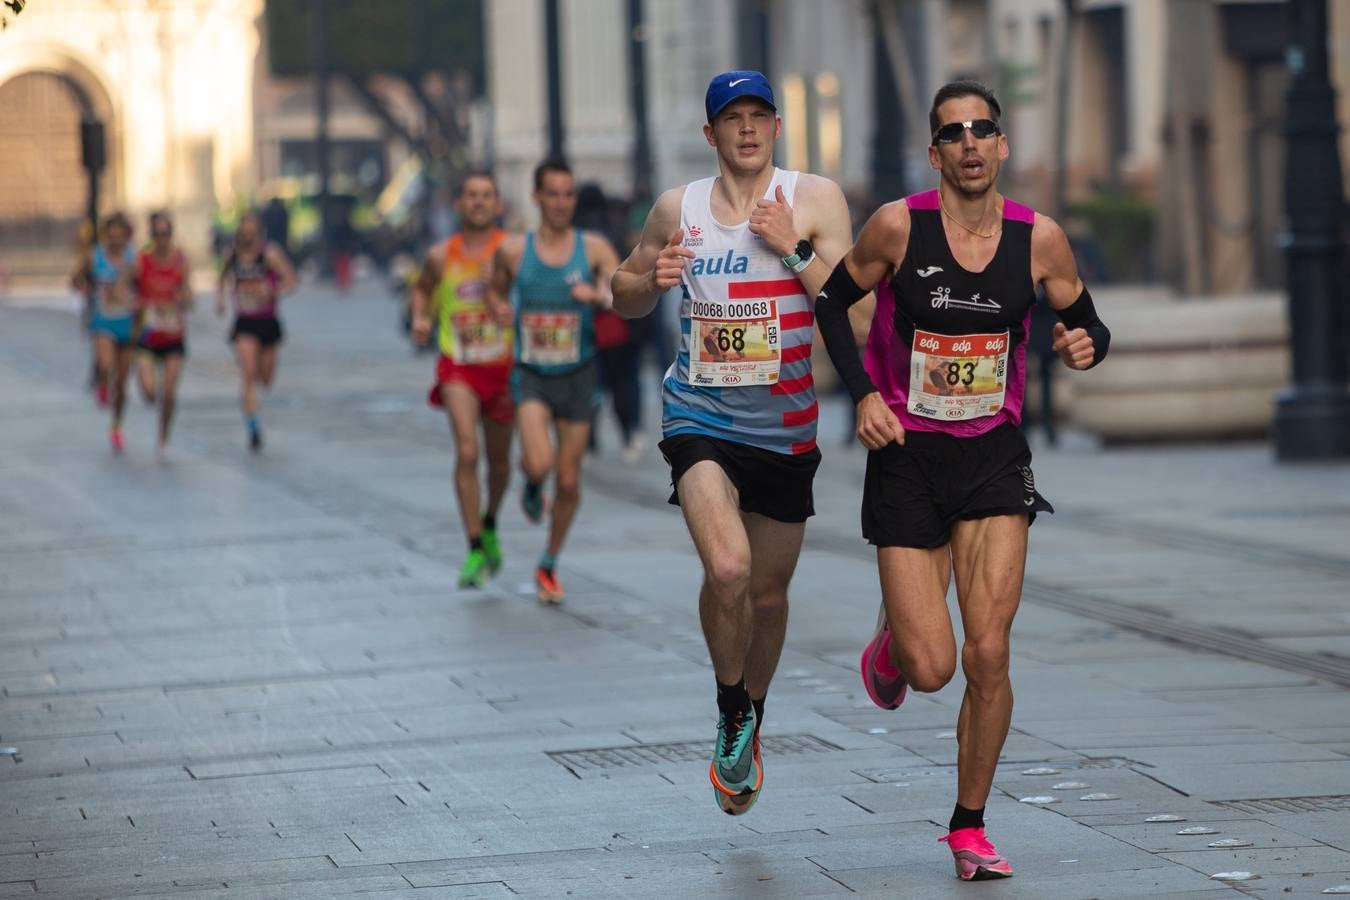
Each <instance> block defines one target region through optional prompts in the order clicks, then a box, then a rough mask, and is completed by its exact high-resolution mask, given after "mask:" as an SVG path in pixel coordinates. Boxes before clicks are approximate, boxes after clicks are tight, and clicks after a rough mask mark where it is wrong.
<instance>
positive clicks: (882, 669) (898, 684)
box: [859, 609, 909, 709]
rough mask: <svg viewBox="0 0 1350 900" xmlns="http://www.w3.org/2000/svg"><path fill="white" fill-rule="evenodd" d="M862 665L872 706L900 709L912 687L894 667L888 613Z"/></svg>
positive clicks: (878, 628) (867, 647)
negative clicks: (873, 704) (887, 619)
mask: <svg viewBox="0 0 1350 900" xmlns="http://www.w3.org/2000/svg"><path fill="white" fill-rule="evenodd" d="M859 665H860V667H861V669H862V680H863V687H865V688H867V696H869V697H871V698H872V702H873V703H875V704H876V705H877V706H880V707H881V708H882V709H899V708H900V704H901V703H904V702H905V693H906V691H907V690H908V687H909V686H908V685H907V684H905V676H903V675H901V674H900V672H898V671H897V670H896V668H895V666H894V665H892V664H891V626H890V624H889V623H887V621H886V610H885V609H883V610H882V611H881V615H880V617H879V618H878V620H877V630H876V633H875V634H873V635H872V640H871V642H870V643H869V644H868V645H867V646H866V647H864V648H863V652H862V659H861V660H860V662H859Z"/></svg>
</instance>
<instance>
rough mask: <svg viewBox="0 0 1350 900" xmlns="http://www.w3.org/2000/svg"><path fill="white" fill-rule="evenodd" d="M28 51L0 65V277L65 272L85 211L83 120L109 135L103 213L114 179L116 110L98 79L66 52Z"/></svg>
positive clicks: (113, 189) (113, 190) (102, 187)
mask: <svg viewBox="0 0 1350 900" xmlns="http://www.w3.org/2000/svg"><path fill="white" fill-rule="evenodd" d="M25 49H27V50H28V51H29V52H26V53H24V54H22V55H20V54H15V57H20V58H15V57H11V58H10V59H7V60H6V61H5V62H4V63H3V64H0V160H2V161H3V163H2V164H0V272H3V273H4V275H5V276H10V277H18V278H24V277H26V276H47V275H52V274H56V273H61V272H64V271H67V270H68V269H69V268H70V265H71V260H72V258H73V256H72V255H73V252H74V248H75V246H76V240H77V235H78V232H79V226H80V223H81V222H82V221H83V220H84V219H85V218H86V216H87V211H88V178H87V176H86V174H85V170H84V168H83V166H82V165H81V161H80V122H81V120H83V119H87V118H96V119H99V120H101V121H102V122H103V123H104V127H105V132H106V134H107V137H108V140H107V165H106V167H105V168H104V170H103V173H102V177H101V178H100V179H99V195H100V197H101V198H102V203H101V209H103V210H107V209H111V208H112V206H113V204H114V203H115V202H116V200H117V190H116V188H117V183H118V180H119V179H118V178H117V171H118V158H119V154H118V153H117V141H116V140H115V139H114V136H115V135H116V129H115V128H114V127H113V122H114V112H113V105H112V101H111V99H110V97H109V96H108V94H107V93H106V92H105V91H104V89H103V85H102V84H101V83H100V81H99V80H98V78H97V77H96V76H94V75H93V73H92V72H91V71H90V70H89V69H88V68H87V67H85V66H84V65H83V64H82V63H80V62H79V61H77V60H75V59H74V58H73V57H71V56H69V55H68V54H65V53H62V52H60V51H50V50H49V51H46V52H34V50H33V48H25ZM7 55H8V54H7ZM22 57H26V58H22Z"/></svg>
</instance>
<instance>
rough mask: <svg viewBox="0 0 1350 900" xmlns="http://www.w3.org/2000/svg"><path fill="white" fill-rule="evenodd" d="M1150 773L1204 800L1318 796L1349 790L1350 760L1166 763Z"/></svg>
mask: <svg viewBox="0 0 1350 900" xmlns="http://www.w3.org/2000/svg"><path fill="white" fill-rule="evenodd" d="M1149 774H1150V775H1151V776H1152V777H1154V778H1156V779H1157V780H1159V781H1161V782H1162V783H1164V784H1167V785H1170V786H1171V787H1173V788H1176V789H1177V790H1179V791H1182V792H1184V793H1186V794H1189V795H1190V796H1193V797H1198V798H1200V799H1202V800H1246V799H1258V798H1263V797H1314V796H1322V795H1328V794H1344V793H1345V792H1346V786H1347V785H1348V784H1350V760H1339V761H1335V762H1286V763H1281V764H1280V765H1277V766H1263V765H1253V764H1243V763H1238V764H1227V763H1221V762H1214V763H1210V764H1207V765H1206V764H1198V763H1196V764H1184V765H1172V764H1170V763H1162V764H1159V765H1157V766H1155V767H1154V768H1152V769H1150V770H1149Z"/></svg>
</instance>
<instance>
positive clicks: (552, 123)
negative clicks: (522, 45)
mask: <svg viewBox="0 0 1350 900" xmlns="http://www.w3.org/2000/svg"><path fill="white" fill-rule="evenodd" d="M561 30H562V19H561V17H560V16H559V13H558V0H544V59H545V64H546V67H547V77H548V85H547V87H548V155H549V158H550V159H557V160H561V159H565V158H566V156H567V146H566V143H567V138H566V133H565V125H564V121H563V95H562V34H561V33H560V32H561Z"/></svg>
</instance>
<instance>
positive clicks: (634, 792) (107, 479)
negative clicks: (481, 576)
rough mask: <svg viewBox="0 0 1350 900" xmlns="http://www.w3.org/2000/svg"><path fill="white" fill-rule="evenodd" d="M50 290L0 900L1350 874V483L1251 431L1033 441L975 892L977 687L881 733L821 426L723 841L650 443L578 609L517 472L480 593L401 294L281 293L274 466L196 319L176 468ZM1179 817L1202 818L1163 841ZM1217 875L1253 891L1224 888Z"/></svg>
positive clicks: (17, 563)
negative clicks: (961, 850) (961, 787)
mask: <svg viewBox="0 0 1350 900" xmlns="http://www.w3.org/2000/svg"><path fill="white" fill-rule="evenodd" d="M61 305H62V304H60V303H57V302H55V301H53V302H45V303H44V302H36V303H19V302H16V301H14V300H13V298H11V300H10V301H8V302H7V303H5V304H4V305H0V385H3V386H4V391H3V393H2V394H0V408H2V410H3V412H2V413H0V415H3V423H4V424H3V435H4V437H3V443H2V444H0V448H2V449H3V457H0V509H2V510H3V512H4V515H3V517H2V518H0V560H2V561H3V562H2V563H0V621H3V631H0V745H4V747H5V748H7V749H5V750H4V751H3V752H4V755H0V898H2V897H26V896H30V895H37V896H50V897H63V898H95V897H97V898H106V900H111V898H121V897H131V896H138V897H143V896H165V897H174V898H185V900H235V898H281V900H308V898H332V897H347V896H357V895H370V896H371V897H374V898H381V900H395V898H397V900H437V898H470V897H502V896H510V895H515V894H519V895H524V896H535V897H559V896H576V897H624V898H631V897H634V896H641V897H652V898H656V897H707V896H713V897H733V898H741V897H834V896H844V895H849V894H858V895H862V896H874V897H920V898H930V897H947V896H952V897H956V896H960V897H970V896H973V895H978V896H980V897H992V896H997V897H999V898H1014V897H1016V898H1036V900H1045V898H1087V897H1137V896H1145V895H1147V896H1151V897H1196V898H1220V897H1224V896H1239V894H1238V893H1237V892H1239V891H1240V892H1242V893H1245V894H1249V895H1252V896H1261V897H1284V896H1297V895H1311V894H1318V895H1320V894H1321V893H1322V892H1324V891H1326V890H1327V889H1329V888H1334V887H1336V886H1338V885H1347V884H1350V605H1348V604H1347V596H1348V595H1350V543H1347V537H1346V536H1347V534H1350V467H1346V466H1339V467H1335V466H1302V467H1278V466H1276V465H1275V464H1274V463H1273V462H1272V460H1271V454H1270V452H1269V449H1268V448H1267V447H1265V446H1263V445H1229V446H1219V447H1204V446H1191V447H1180V448H1177V447H1171V448H1130V449H1111V450H1107V451H1100V450H1098V449H1096V448H1095V447H1094V446H1093V445H1092V443H1091V442H1090V441H1088V440H1087V439H1086V438H1084V437H1082V436H1075V435H1069V436H1068V438H1067V439H1066V441H1065V442H1064V443H1063V444H1062V445H1061V446H1060V447H1059V448H1057V449H1050V448H1047V447H1044V446H1043V445H1042V444H1040V443H1038V444H1037V445H1036V447H1037V465H1036V471H1037V476H1038V482H1039V486H1040V488H1041V490H1042V491H1043V493H1044V494H1045V495H1046V496H1047V497H1048V498H1049V499H1050V500H1051V502H1053V503H1054V504H1055V506H1056V508H1057V510H1058V512H1057V513H1056V515H1054V516H1046V517H1043V518H1042V519H1041V520H1040V521H1039V522H1038V523H1037V524H1036V526H1035V527H1034V529H1033V531H1032V559H1031V561H1030V564H1029V568H1028V582H1027V589H1026V594H1025V603H1024V605H1023V609H1022V611H1021V613H1020V615H1019V618H1018V620H1017V624H1016V628H1015V634H1014V644H1013V649H1014V659H1013V678H1014V684H1015V687H1016V688H1017V691H1018V706H1017V710H1016V712H1015V713H1014V719H1013V733H1012V735H1011V736H1010V738H1009V740H1008V744H1007V747H1006V751H1005V754H1004V765H1003V766H1002V769H1001V772H1000V775H999V778H998V780H997V783H996V788H995V791H994V796H993V797H992V798H991V800H990V804H989V811H988V819H989V828H990V834H991V837H993V838H994V839H995V840H996V841H997V842H998V845H999V848H1000V849H1001V850H1002V851H1004V852H1005V853H1007V854H1008V856H1009V857H1010V859H1011V860H1012V862H1013V864H1014V866H1015V867H1016V868H1017V877H1015V878H1014V879H1012V880H1010V881H1005V882H999V883H991V884H984V885H960V884H958V883H957V882H956V881H955V880H954V879H953V877H952V866H951V859H950V854H949V853H948V851H947V850H946V848H945V847H944V846H943V845H941V844H938V843H937V838H938V837H939V836H940V835H941V834H943V833H944V831H945V822H946V819H947V817H948V815H949V814H950V812H951V806H952V802H953V800H954V793H955V777H954V762H955V751H956V744H955V741H954V740H953V739H952V735H953V732H952V729H953V728H954V727H955V716H956V711H957V708H958V705H959V702H960V696H961V694H960V690H961V689H960V684H959V680H960V679H959V676H958V680H957V683H953V684H952V685H950V686H949V687H947V688H946V689H945V690H943V691H942V692H941V693H939V694H937V695H935V696H926V695H921V696H911V699H910V700H909V701H908V702H907V703H906V704H905V706H904V707H903V708H902V709H901V710H899V711H898V712H893V713H886V712H883V711H881V710H878V709H876V708H874V707H872V706H871V705H870V703H869V702H868V701H867V698H866V696H865V694H864V693H863V691H862V688H861V685H860V683H859V681H858V676H857V672H856V663H857V654H858V651H859V649H860V647H861V644H862V643H863V642H864V641H865V640H866V639H867V637H868V636H869V634H870V632H871V628H872V625H873V621H874V617H875V614H876V607H877V596H878V593H877V586H876V572H875V566H874V565H873V564H872V563H871V559H872V556H871V554H870V553H869V550H868V548H867V547H866V545H865V544H864V543H863V542H862V540H861V538H860V537H859V535H858V496H859V492H860V489H861V483H862V464H863V454H862V452H861V450H859V449H857V448H856V447H855V448H851V449H844V448H843V447H841V445H840V444H841V442H840V439H839V437H840V435H841V434H842V432H843V416H844V415H845V413H846V409H845V408H844V407H843V406H842V405H841V404H839V403H838V402H837V401H833V400H832V401H830V402H829V403H827V404H826V410H825V415H824V419H823V422H822V437H821V442H822V446H823V448H824V450H825V453H826V461H825V464H824V466H823V467H822V470H821V475H820V478H819V480H818V482H817V505H818V509H819V513H820V514H819V516H818V517H817V518H816V519H814V520H813V521H812V524H811V525H810V527H809V528H808V532H807V534H808V538H807V540H808V546H807V550H806V552H805V553H804V555H803V558H802V562H801V565H800V567H799V569H798V574H797V579H796V581H795V583H794V585H795V590H794V594H793V611H792V621H791V625H790V628H789V636H788V647H787V650H786V652H785V654H784V658H783V661H782V665H781V667H780V669H779V673H778V678H777V681H776V682H775V686H774V689H773V691H772V692H771V693H770V696H769V705H768V714H767V723H766V725H765V732H764V733H765V738H766V746H765V763H766V788H765V791H764V794H763V797H762V798H761V799H760V801H759V803H758V805H757V806H756V808H755V809H754V810H753V811H752V812H751V813H750V814H749V815H747V816H744V817H741V818H731V817H728V816H725V815H723V814H722V813H720V812H718V811H717V809H716V808H715V805H714V802H713V798H712V793H711V788H710V786H709V784H708V780H707V765H708V763H707V755H708V752H709V749H710V747H711V738H712V735H713V728H714V725H715V715H714V714H715V707H714V704H713V681H712V675H711V671H710V669H709V667H708V664H707V659H706V654H705V651H704V648H703V643H702V638H701V635H700V633H699V628H698V620H697V614H696V608H695V601H694V597H695V592H696V589H697V583H698V580H699V568H698V564H697V561H696V559H695V557H694V555H693V552H692V549H691V547H690V545H689V542H688V538H687V537H686V535H685V534H684V531H683V525H682V522H681V519H680V517H679V515H678V512H677V511H675V510H674V509H673V508H671V507H667V506H666V505H665V503H664V500H665V496H666V494H667V475H666V471H665V469H664V467H663V465H662V463H661V461H660V458H659V454H657V453H656V452H655V450H649V452H648V454H647V456H646V458H645V459H644V460H643V461H642V462H641V463H640V464H639V465H637V466H626V465H624V464H623V463H622V462H620V460H619V457H618V454H617V452H616V449H617V448H616V441H615V440H614V438H613V436H612V434H606V435H605V448H604V452H603V453H602V454H601V455H600V456H599V457H598V458H593V459H592V460H591V461H590V469H589V472H588V481H587V487H586V491H587V493H586V494H585V498H584V502H583V507H582V511H581V514H580V519H579V522H580V526H579V528H580V530H579V533H577V534H576V535H575V536H574V538H573V540H572V541H571V543H570V545H569V546H568V548H567V549H566V551H565V552H564V554H563V557H562V562H561V572H562V575H563V578H564V580H565V582H566V584H567V587H568V590H569V599H568V602H567V604H566V606H564V607H563V608H561V609H546V608H541V607H540V606H539V605H538V604H537V603H536V602H535V601H534V599H533V596H532V593H531V592H530V590H529V584H528V582H529V577H530V571H531V566H532V564H533V562H534V560H535V558H536V556H537V554H538V552H539V550H540V548H541V545H542V541H543V532H542V530H541V529H538V528H532V527H530V526H529V525H527V523H526V522H525V521H524V519H523V517H522V516H521V514H520V512H519V507H518V503H517V500H516V497H517V494H516V493H515V492H514V490H513V493H512V495H511V498H510V499H509V501H508V505H507V507H506V508H505V510H504V514H503V517H502V518H503V521H502V533H503V536H504V546H505V550H506V553H507V566H506V569H505V571H504V572H503V574H502V575H501V576H500V577H499V578H498V579H497V580H496V581H495V582H493V584H492V586H491V587H490V588H489V589H488V590H485V591H479V592H474V591H460V590H457V589H456V588H455V576H456V574H457V571H458V565H459V563H460V561H461V556H462V552H463V547H462V543H463V542H462V537H461V535H460V531H459V527H458V525H457V524H456V520H455V517H454V515H453V507H452V497H451V484H450V471H451V452H450V450H451V446H450V440H449V436H448V433H447V428H446V425H445V422H444V420H443V418H442V417H441V416H440V414H438V413H434V412H432V411H430V410H428V409H427V408H426V406H425V404H424V401H423V397H424V394H425V391H426V388H427V386H428V383H429V377H430V373H431V368H432V358H431V357H429V356H422V357H414V356H413V355H412V354H411V353H410V352H409V350H408V349H407V347H406V345H405V343H404V342H403V339H402V335H401V332H400V331H399V330H398V327H397V311H396V306H395V304H394V303H393V302H391V301H390V299H389V298H388V297H387V296H385V295H384V294H383V293H382V291H381V289H380V288H379V287H378V286H375V285H366V286H364V287H363V288H361V289H360V290H358V291H357V292H355V293H354V294H353V295H351V296H348V297H345V298H336V297H333V296H328V295H326V294H323V293H321V292H317V291H315V290H312V289H306V290H305V291H302V292H301V294H300V295H299V296H298V297H296V298H293V299H292V300H289V301H287V303H286V304H285V307H284V309H285V310H286V325H287V329H288V342H287V344H286V346H285V349H284V350H283V352H282V357H281V366H280V373H279V380H278V384H277V387H276V390H275V393H274V395H273V396H272V397H271V398H270V399H269V400H268V401H267V403H266V406H265V408H264V413H263V421H264V426H265V428H266V435H267V439H268V444H267V448H266V450H265V452H264V453H263V454H262V455H261V456H259V457H254V456H251V455H250V454H249V453H248V452H247V450H246V449H245V441H244V438H245V435H244V429H243V426H242V423H241V421H240V416H239V413H238V410H237V406H236V401H235V392H236V379H235V374H234V369H233V364H232V362H231V361H230V358H229V356H228V352H227V347H226V345H225V344H224V341H223V337H224V334H225V331H226V325H225V323H224V322H221V321H218V320H216V319H214V318H213V317H212V316H211V315H210V314H209V306H210V304H209V303H202V304H201V307H202V311H201V312H198V313H197V314H196V315H195V316H194V319H193V326H194V331H193V332H192V334H191V346H190V350H191V353H192V356H191V358H190V360H189V362H188V367H187V377H186V381H185V384H184V387H183V391H182V396H181V399H180V405H181V414H180V420H179V423H178V426H177V429H176V439H175V444H174V453H173V457H172V459H171V461H170V462H169V463H167V464H158V463H156V462H155V460H154V454H153V443H154V441H153V431H154V424H153V415H152V413H151V411H150V410H149V409H147V408H145V407H144V406H143V405H141V404H140V401H139V399H136V400H135V401H134V407H133V408H132V410H131V412H130V415H129V420H128V423H127V427H128V431H127V440H128V444H129V450H128V452H127V454H126V455H125V456H124V457H121V458H115V457H113V456H111V455H110V454H109V452H108V450H107V443H106V441H107V436H106V428H107V419H106V415H105V414H104V413H103V412H101V411H99V410H96V409H95V407H94V404H93V401H92V399H91V397H90V396H89V395H88V394H87V393H86V392H85V391H84V390H83V386H82V382H83V379H84V375H85V372H86V367H87V354H86V349H85V344H84V342H83V340H82V339H81V337H80V335H79V333H78V331H77V326H76V322H75V317H74V316H73V315H72V314H71V313H70V312H69V311H67V310H63V309H58V308H56V307H58V306H61ZM1108 365H1109V362H1108ZM1081 377H1089V378H1090V377H1092V376H1091V373H1087V374H1086V375H1084V376H1081ZM650 387H651V385H650V384H649V385H648V388H649V393H650ZM654 427H655V423H654V422H651V421H650V417H649V428H654ZM8 748H13V750H12V752H11V750H9V749H8ZM1037 770H1044V773H1043V774H1037ZM1094 794H1105V795H1107V796H1108V797H1110V799H1095V800H1094V799H1093V798H1092V795H1094ZM1031 797H1042V798H1044V797H1052V798H1054V799H1053V802H1050V801H1045V800H1042V801H1039V802H1034V803H1033V802H1023V801H1025V800H1026V798H1031ZM1164 814H1170V815H1172V816H1177V817H1180V818H1179V819H1177V820H1175V821H1170V822H1148V821H1146V820H1147V819H1148V818H1150V817H1155V816H1159V815H1164ZM1196 826H1207V833H1204V834H1179V833H1178V832H1179V831H1182V830H1184V829H1187V828H1192V829H1193V828H1195V827H1196ZM1230 840H1233V841H1237V842H1238V843H1237V844H1235V845H1232V846H1228V847H1224V846H1222V844H1220V845H1219V846H1215V843H1216V842H1222V841H1230ZM1234 871H1247V872H1251V873H1254V874H1255V875H1257V876H1259V878H1257V879H1255V880H1250V881H1242V882H1234V883H1231V884H1230V883H1225V882H1223V881H1216V880H1214V879H1212V878H1211V876H1212V875H1214V874H1216V873H1223V872H1234ZM1345 890H1346V891H1347V892H1350V887H1347V888H1346V889H1345Z"/></svg>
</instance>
